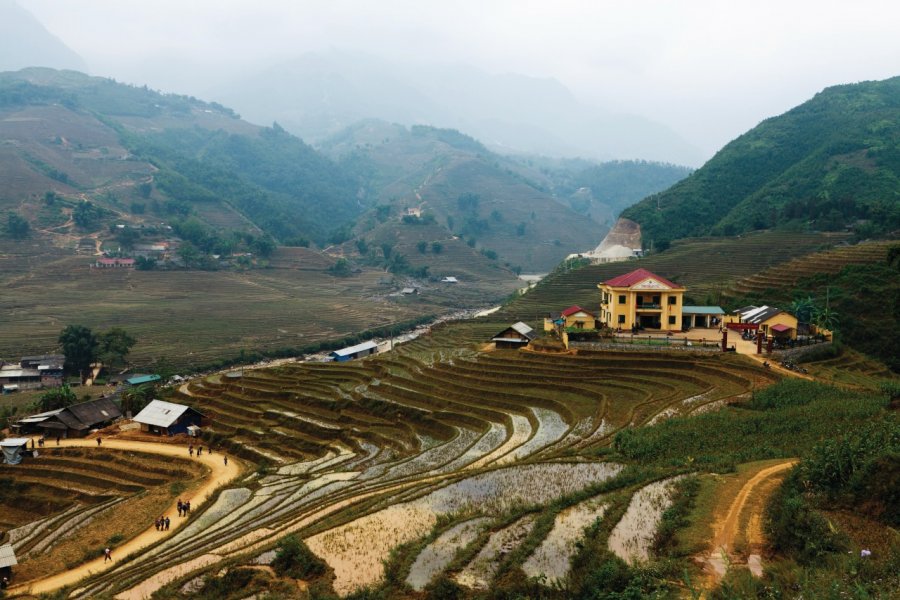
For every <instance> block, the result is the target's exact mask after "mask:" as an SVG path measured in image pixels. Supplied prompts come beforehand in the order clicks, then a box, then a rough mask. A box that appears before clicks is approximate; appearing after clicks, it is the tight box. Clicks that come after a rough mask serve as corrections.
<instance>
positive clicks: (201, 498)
mask: <svg viewBox="0 0 900 600" xmlns="http://www.w3.org/2000/svg"><path fill="white" fill-rule="evenodd" d="M53 447H55V445H54V446H53ZM60 447H63V448H88V447H91V448H96V449H97V451H98V452H102V451H103V450H104V449H111V450H131V451H134V452H146V453H147V454H156V455H160V456H173V457H178V458H185V459H188V458H190V457H189V456H188V450H187V447H186V446H184V445H181V444H159V443H154V442H139V441H133V440H117V439H115V438H103V439H102V444H101V446H100V447H99V448H97V440H96V439H95V438H91V439H77V440H62V441H61V443H60ZM225 456H226V454H224V453H221V452H215V453H214V454H208V453H206V454H203V455H202V456H199V457H198V456H197V455H196V454H195V455H194V457H193V460H195V461H197V462H199V463H201V464H203V465H206V466H207V467H209V469H210V473H209V476H208V477H207V478H206V480H205V481H204V482H203V483H202V484H201V486H200V487H199V488H197V490H196V491H194V492H193V493H192V495H191V497H190V501H191V510H192V511H193V510H194V509H195V508H201V507H202V506H203V505H204V504H205V503H206V502H207V501H208V500H209V498H210V497H211V496H212V495H213V494H214V493H215V492H216V491H217V490H218V489H219V488H220V487H222V486H224V485H226V484H228V483H229V482H231V481H234V480H235V479H236V478H237V477H238V476H239V475H240V474H241V471H242V465H241V463H240V462H239V461H237V460H235V459H233V457H231V456H228V464H227V465H226V464H225ZM176 505H177V500H176V501H173V502H172V505H171V506H170V507H169V508H168V510H167V511H166V512H165V514H171V515H174V514H176V511H177V506H176ZM190 522H191V521H190V520H189V519H175V520H173V521H172V523H171V529H169V531H166V532H163V533H160V532H159V531H157V530H156V529H155V528H153V527H148V528H147V530H146V531H144V532H142V533H139V534H138V535H137V536H135V537H133V538H132V539H130V540H128V541H127V542H125V543H124V544H122V545H120V546H116V547H115V548H112V557H113V560H112V561H111V562H105V563H104V561H103V557H102V556H101V557H99V558H96V559H94V560H92V561H90V562H87V563H84V564H83V565H79V566H78V567H75V568H74V569H71V570H68V571H63V572H62V573H58V574H56V575H51V576H49V577H45V578H43V579H38V580H35V581H26V582H23V583H19V584H16V585H15V586H13V587H12V588H11V589H10V590H9V592H10V594H11V595H15V594H25V593H28V594H34V595H37V594H45V593H48V592H52V591H54V590H57V589H59V588H61V587H64V586H68V585H73V584H75V583H78V582H79V581H81V580H82V579H84V578H85V577H89V576H91V575H96V574H97V573H101V572H103V571H105V570H107V569H110V568H112V567H113V566H115V565H116V564H117V563H116V561H117V560H118V559H124V558H125V557H126V556H128V555H130V554H132V553H134V552H137V551H139V550H143V549H144V548H147V547H148V546H150V545H152V544H154V543H156V542H158V541H160V539H165V538H166V537H167V536H169V535H171V534H173V533H175V532H176V531H178V529H179V528H180V527H181V526H182V525H185V524H186V523H190Z"/></svg>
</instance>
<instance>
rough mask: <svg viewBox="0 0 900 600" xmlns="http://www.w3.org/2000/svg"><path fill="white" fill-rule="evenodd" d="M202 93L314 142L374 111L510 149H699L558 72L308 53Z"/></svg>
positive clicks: (628, 155)
mask: <svg viewBox="0 0 900 600" xmlns="http://www.w3.org/2000/svg"><path fill="white" fill-rule="evenodd" d="M208 95H209V96H210V97H215V98H218V99H219V100H221V101H222V102H224V103H225V104H227V105H229V106H232V107H234V108H235V110H237V111H238V112H240V113H241V114H242V115H244V116H245V118H247V119H248V120H250V121H253V122H258V123H271V122H272V121H278V122H279V123H280V124H282V125H283V126H284V127H285V128H287V129H288V130H289V131H291V132H292V133H294V134H296V135H299V136H300V137H302V138H303V139H305V140H307V141H308V142H310V143H312V144H316V143H318V142H319V141H321V140H324V139H326V138H327V137H329V136H331V135H333V134H335V133H337V132H338V131H340V130H341V129H343V128H344V127H347V126H349V125H352V124H353V123H355V122H358V121H360V120H363V119H368V118H375V119H381V120H385V121H389V122H395V123H400V124H403V125H422V124H424V125H431V126H435V127H439V128H451V129H457V130H459V131H462V132H464V133H466V134H468V135H471V136H473V137H475V138H477V139H479V140H481V141H483V142H484V143H485V145H487V146H488V147H490V148H493V149H497V150H500V151H503V152H506V153H511V152H521V153H528V154H541V155H554V156H563V157H585V158H591V159H596V160H611V159H646V160H654V161H662V162H670V163H676V164H688V165H696V164H698V163H699V162H700V156H701V154H700V152H699V151H698V150H697V149H696V148H694V147H693V146H691V145H690V144H689V143H688V142H686V141H685V140H684V139H682V138H681V137H680V136H679V135H678V134H676V133H675V132H674V131H672V130H671V129H669V128H668V127H666V126H664V125H662V124H660V123H657V122H654V121H652V120H649V119H646V118H643V117H640V116H636V115H622V114H613V113H611V112H609V111H605V110H602V109H599V108H595V107H590V106H586V105H584V104H582V103H581V102H579V101H578V100H577V99H576V98H575V96H574V95H573V94H572V93H571V92H570V91H569V90H568V89H567V88H566V87H565V86H563V85H562V84H561V83H560V82H558V81H556V80H555V79H549V78H535V77H529V76H525V75H518V74H511V73H507V74H500V75H495V74H489V73H487V72H485V71H482V70H479V69H477V68H474V67H470V66H466V65H444V64H438V63H427V64H403V63H400V62H393V61H388V60H385V59H380V58H376V57H372V56H366V55H362V54H351V53H345V52H340V51H331V52H325V53H307V54H304V55H303V56H301V57H299V58H297V59H295V60H292V61H289V62H285V63H282V64H280V65H278V66H275V67H268V68H262V69H260V70H259V71H257V72H256V73H253V74H250V75H246V76H243V77H239V78H237V79H235V80H233V81H230V82H225V83H223V84H221V85H218V86H214V87H213V88H211V89H210V90H209V94H208Z"/></svg>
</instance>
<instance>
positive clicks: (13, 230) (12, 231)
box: [5, 212, 31, 240]
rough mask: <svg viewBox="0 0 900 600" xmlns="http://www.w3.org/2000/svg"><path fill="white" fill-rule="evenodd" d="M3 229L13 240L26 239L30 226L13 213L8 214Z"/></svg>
mask: <svg viewBox="0 0 900 600" xmlns="http://www.w3.org/2000/svg"><path fill="white" fill-rule="evenodd" d="M5 229H6V235H8V236H9V237H11V238H13V239H15V240H21V239H23V238H26V237H28V234H29V233H31V225H30V224H29V223H28V221H26V220H25V219H24V218H23V217H22V216H20V215H17V214H16V213H14V212H10V213H9V214H8V215H7V217H6V227H5Z"/></svg>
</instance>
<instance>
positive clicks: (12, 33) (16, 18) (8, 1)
mask: <svg viewBox="0 0 900 600" xmlns="http://www.w3.org/2000/svg"><path fill="white" fill-rule="evenodd" d="M25 67H52V68H54V69H71V70H74V71H87V65H86V64H85V62H84V60H83V59H82V58H81V57H80V56H79V55H78V54H77V53H76V52H75V51H73V50H72V49H71V48H69V47H68V46H66V45H65V44H64V43H63V42H62V41H61V40H60V39H59V38H58V37H56V36H55V35H53V34H52V33H50V32H49V31H47V29H46V28H45V27H44V26H43V24H41V22H40V21H38V20H37V19H36V18H35V17H34V15H32V14H31V13H30V12H28V11H27V10H25V9H24V8H22V7H21V6H19V4H18V3H16V2H15V0H0V71H18V70H19V69H24V68H25Z"/></svg>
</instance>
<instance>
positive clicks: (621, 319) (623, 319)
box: [619, 315, 625, 325]
mask: <svg viewBox="0 0 900 600" xmlns="http://www.w3.org/2000/svg"><path fill="white" fill-rule="evenodd" d="M624 324H625V315H619V325H624Z"/></svg>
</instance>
